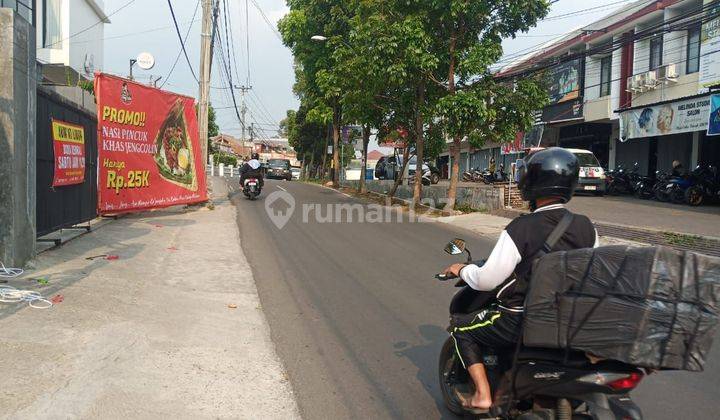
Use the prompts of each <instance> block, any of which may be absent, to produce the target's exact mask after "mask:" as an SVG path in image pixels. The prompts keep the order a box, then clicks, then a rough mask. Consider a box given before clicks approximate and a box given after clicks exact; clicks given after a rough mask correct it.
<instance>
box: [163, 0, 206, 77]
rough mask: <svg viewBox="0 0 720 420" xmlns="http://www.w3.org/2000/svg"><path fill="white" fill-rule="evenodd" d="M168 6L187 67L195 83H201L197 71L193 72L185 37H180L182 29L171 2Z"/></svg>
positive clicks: (169, 0) (169, 1)
mask: <svg viewBox="0 0 720 420" xmlns="http://www.w3.org/2000/svg"><path fill="white" fill-rule="evenodd" d="M168 6H170V14H171V15H172V20H173V23H174V24H175V32H177V36H178V40H179V41H180V46H181V47H182V52H183V54H185V60H186V61H187V65H188V67H189V68H190V73H192V75H193V77H194V78H195V81H196V82H198V83H199V80H198V77H197V75H196V74H195V70H193V66H192V64H190V58H189V57H188V53H187V50H186V49H185V41H183V37H182V35H180V27H179V26H178V23H177V19H175V11H174V10H173V6H172V1H171V0H168Z"/></svg>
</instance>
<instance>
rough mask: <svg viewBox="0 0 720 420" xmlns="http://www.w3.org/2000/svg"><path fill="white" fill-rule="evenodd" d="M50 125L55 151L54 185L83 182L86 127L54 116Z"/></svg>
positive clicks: (60, 185)
mask: <svg viewBox="0 0 720 420" xmlns="http://www.w3.org/2000/svg"><path fill="white" fill-rule="evenodd" d="M50 125H51V128H52V130H51V132H52V139H53V151H54V152H55V159H54V161H55V172H54V175H53V184H52V186H53V187H62V186H65V185H74V184H82V183H83V182H85V129H84V128H83V126H81V125H76V124H71V123H68V122H65V121H60V120H56V119H54V118H53V119H52V121H51V122H50Z"/></svg>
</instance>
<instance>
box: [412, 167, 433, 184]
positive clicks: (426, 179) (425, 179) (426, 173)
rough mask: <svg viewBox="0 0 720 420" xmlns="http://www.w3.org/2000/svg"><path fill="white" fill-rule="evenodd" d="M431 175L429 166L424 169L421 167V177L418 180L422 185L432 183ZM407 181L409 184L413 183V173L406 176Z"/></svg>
mask: <svg viewBox="0 0 720 420" xmlns="http://www.w3.org/2000/svg"><path fill="white" fill-rule="evenodd" d="M431 177H432V172H431V171H430V169H429V168H424V169H423V173H422V178H421V180H420V182H421V183H422V185H423V186H429V185H432V179H431ZM408 183H409V184H410V185H413V184H415V174H412V175H411V176H410V177H409V178H408Z"/></svg>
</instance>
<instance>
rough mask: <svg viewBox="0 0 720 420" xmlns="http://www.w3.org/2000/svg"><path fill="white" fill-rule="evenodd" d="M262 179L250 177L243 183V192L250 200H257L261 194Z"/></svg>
mask: <svg viewBox="0 0 720 420" xmlns="http://www.w3.org/2000/svg"><path fill="white" fill-rule="evenodd" d="M260 191H261V188H260V181H259V180H258V179H257V178H248V179H246V180H245V182H244V183H243V194H245V197H247V198H249V199H250V201H252V200H255V199H256V198H257V197H258V196H259V195H260Z"/></svg>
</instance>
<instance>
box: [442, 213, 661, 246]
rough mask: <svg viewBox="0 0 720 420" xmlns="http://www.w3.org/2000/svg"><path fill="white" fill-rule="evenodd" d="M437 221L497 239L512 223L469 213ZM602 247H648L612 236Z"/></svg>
mask: <svg viewBox="0 0 720 420" xmlns="http://www.w3.org/2000/svg"><path fill="white" fill-rule="evenodd" d="M435 220H437V221H438V222H440V223H447V224H450V225H453V226H457V227H460V228H463V229H467V230H470V231H472V232H473V233H476V234H478V235H480V236H486V237H490V238H493V239H496V238H498V237H499V236H500V232H502V231H503V229H505V226H507V225H508V223H510V222H511V221H512V219H508V218H505V217H500V216H494V215H491V214H487V213H480V212H477V213H468V214H462V215H458V216H448V217H438V218H436V219H435ZM600 244H601V245H632V246H642V245H647V244H645V243H640V242H636V241H630V240H626V239H621V238H616V237H611V236H602V234H601V236H600Z"/></svg>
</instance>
